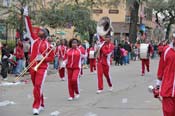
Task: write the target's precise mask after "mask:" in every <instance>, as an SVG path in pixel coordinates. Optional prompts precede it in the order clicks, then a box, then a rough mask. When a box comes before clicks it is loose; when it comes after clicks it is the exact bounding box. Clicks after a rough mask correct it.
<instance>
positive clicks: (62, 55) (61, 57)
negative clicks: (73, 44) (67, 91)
mask: <svg viewBox="0 0 175 116" xmlns="http://www.w3.org/2000/svg"><path fill="white" fill-rule="evenodd" d="M60 44H61V45H59V46H58V47H57V48H56V54H57V55H58V61H59V68H58V73H59V76H60V78H61V80H62V81H64V80H65V67H64V66H63V65H62V63H63V61H64V60H65V56H66V51H67V41H66V39H62V40H61V41H60Z"/></svg>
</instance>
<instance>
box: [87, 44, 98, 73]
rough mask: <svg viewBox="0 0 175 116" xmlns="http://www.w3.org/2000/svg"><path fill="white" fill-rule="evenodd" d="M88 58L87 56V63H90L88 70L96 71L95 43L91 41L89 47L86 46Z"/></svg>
mask: <svg viewBox="0 0 175 116" xmlns="http://www.w3.org/2000/svg"><path fill="white" fill-rule="evenodd" d="M87 51H88V58H89V65H90V72H94V71H96V58H95V55H94V53H95V44H94V43H92V45H91V47H90V48H88V50H87Z"/></svg>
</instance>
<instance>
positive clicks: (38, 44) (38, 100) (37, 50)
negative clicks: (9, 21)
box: [24, 8, 54, 115]
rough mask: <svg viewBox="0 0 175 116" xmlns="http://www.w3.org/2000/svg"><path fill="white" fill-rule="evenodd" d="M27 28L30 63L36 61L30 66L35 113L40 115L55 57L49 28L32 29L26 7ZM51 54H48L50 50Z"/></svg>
mask: <svg viewBox="0 0 175 116" xmlns="http://www.w3.org/2000/svg"><path fill="white" fill-rule="evenodd" d="M24 15H25V24H26V29H27V32H28V35H29V38H30V40H31V50H30V63H31V62H33V61H34V64H33V65H32V66H31V67H30V69H29V71H30V75H31V79H32V83H33V87H34V88H33V96H34V102H33V114H34V115H39V112H40V111H41V110H43V108H44V96H43V84H44V81H45V78H46V74H47V69H48V66H49V64H48V63H49V62H52V61H53V59H54V51H53V50H52V48H51V45H50V43H49V42H48V41H47V40H46V38H47V36H48V30H47V29H44V28H43V29H40V30H39V32H38V34H35V33H34V32H33V31H32V24H31V21H30V18H29V17H28V9H27V8H24ZM50 50H52V51H51V52H50V54H48V52H49V51H50ZM44 57H45V59H44V61H43V62H42V63H41V65H40V66H39V67H38V70H37V71H36V70H34V67H35V66H36V65H37V64H38V63H39V62H40V61H41V60H42V59H43V58H44Z"/></svg>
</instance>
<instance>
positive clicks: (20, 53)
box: [14, 40, 24, 76]
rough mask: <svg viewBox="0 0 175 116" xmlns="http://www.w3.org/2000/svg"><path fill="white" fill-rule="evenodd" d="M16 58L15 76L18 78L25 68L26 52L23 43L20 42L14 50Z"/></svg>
mask: <svg viewBox="0 0 175 116" xmlns="http://www.w3.org/2000/svg"><path fill="white" fill-rule="evenodd" d="M14 56H15V57H16V61H17V65H16V67H15V75H16V76H18V75H19V74H20V73H21V72H22V70H23V68H24V65H23V64H24V50H23V43H22V41H20V40H19V41H18V43H17V46H16V48H15V50H14Z"/></svg>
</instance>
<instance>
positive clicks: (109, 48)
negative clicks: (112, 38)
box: [101, 45, 114, 55]
mask: <svg viewBox="0 0 175 116" xmlns="http://www.w3.org/2000/svg"><path fill="white" fill-rule="evenodd" d="M101 50H102V53H103V54H104V55H108V54H109V53H111V52H112V51H113V50H114V46H113V45H111V46H110V47H109V46H108V45H105V46H104V47H102V48H101Z"/></svg>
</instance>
